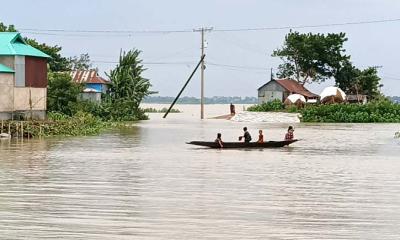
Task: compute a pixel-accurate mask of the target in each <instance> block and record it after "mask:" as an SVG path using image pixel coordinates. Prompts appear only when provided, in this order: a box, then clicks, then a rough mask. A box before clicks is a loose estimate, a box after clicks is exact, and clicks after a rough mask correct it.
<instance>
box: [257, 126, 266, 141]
mask: <svg viewBox="0 0 400 240" xmlns="http://www.w3.org/2000/svg"><path fill="white" fill-rule="evenodd" d="M257 142H258V143H263V142H264V135H263V131H262V130H261V129H260V130H258V141H257Z"/></svg>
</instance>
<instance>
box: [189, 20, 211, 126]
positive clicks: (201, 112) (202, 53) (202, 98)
mask: <svg viewBox="0 0 400 240" xmlns="http://www.w3.org/2000/svg"><path fill="white" fill-rule="evenodd" d="M212 29H213V28H204V27H203V28H200V29H194V30H193V31H194V32H201V56H202V57H203V56H204V52H205V48H206V46H205V36H204V33H205V32H210V31H212ZM204 69H205V64H204V60H203V61H202V62H201V71H200V78H201V86H200V89H201V94H200V118H201V119H204Z"/></svg>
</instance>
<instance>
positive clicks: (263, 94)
mask: <svg viewBox="0 0 400 240" xmlns="http://www.w3.org/2000/svg"><path fill="white" fill-rule="evenodd" d="M291 94H300V95H302V96H304V98H305V99H306V100H307V102H308V101H316V100H317V99H318V98H319V96H318V95H317V94H315V93H312V92H310V91H309V90H308V89H306V88H305V87H304V86H303V85H301V84H299V83H298V82H297V81H295V80H293V79H273V80H271V81H269V82H267V83H266V84H264V85H262V86H261V87H260V88H259V89H258V102H259V103H265V102H270V101H273V100H276V99H277V100H279V101H282V102H284V101H285V100H286V98H287V97H289V95H291Z"/></svg>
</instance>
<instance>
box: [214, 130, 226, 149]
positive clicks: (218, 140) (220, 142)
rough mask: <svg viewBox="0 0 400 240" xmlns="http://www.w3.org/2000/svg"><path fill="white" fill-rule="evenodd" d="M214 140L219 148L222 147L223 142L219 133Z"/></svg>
mask: <svg viewBox="0 0 400 240" xmlns="http://www.w3.org/2000/svg"><path fill="white" fill-rule="evenodd" d="M215 142H216V143H218V144H219V146H220V147H221V148H223V147H224V144H223V142H222V134H221V133H218V134H217V139H215Z"/></svg>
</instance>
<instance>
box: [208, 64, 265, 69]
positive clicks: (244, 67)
mask: <svg viewBox="0 0 400 240" xmlns="http://www.w3.org/2000/svg"><path fill="white" fill-rule="evenodd" d="M207 64H208V65H211V66H217V67H229V68H238V69H252V70H265V71H267V70H269V68H268V67H252V66H239V65H229V64H220V63H214V62H208V63H207Z"/></svg>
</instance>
